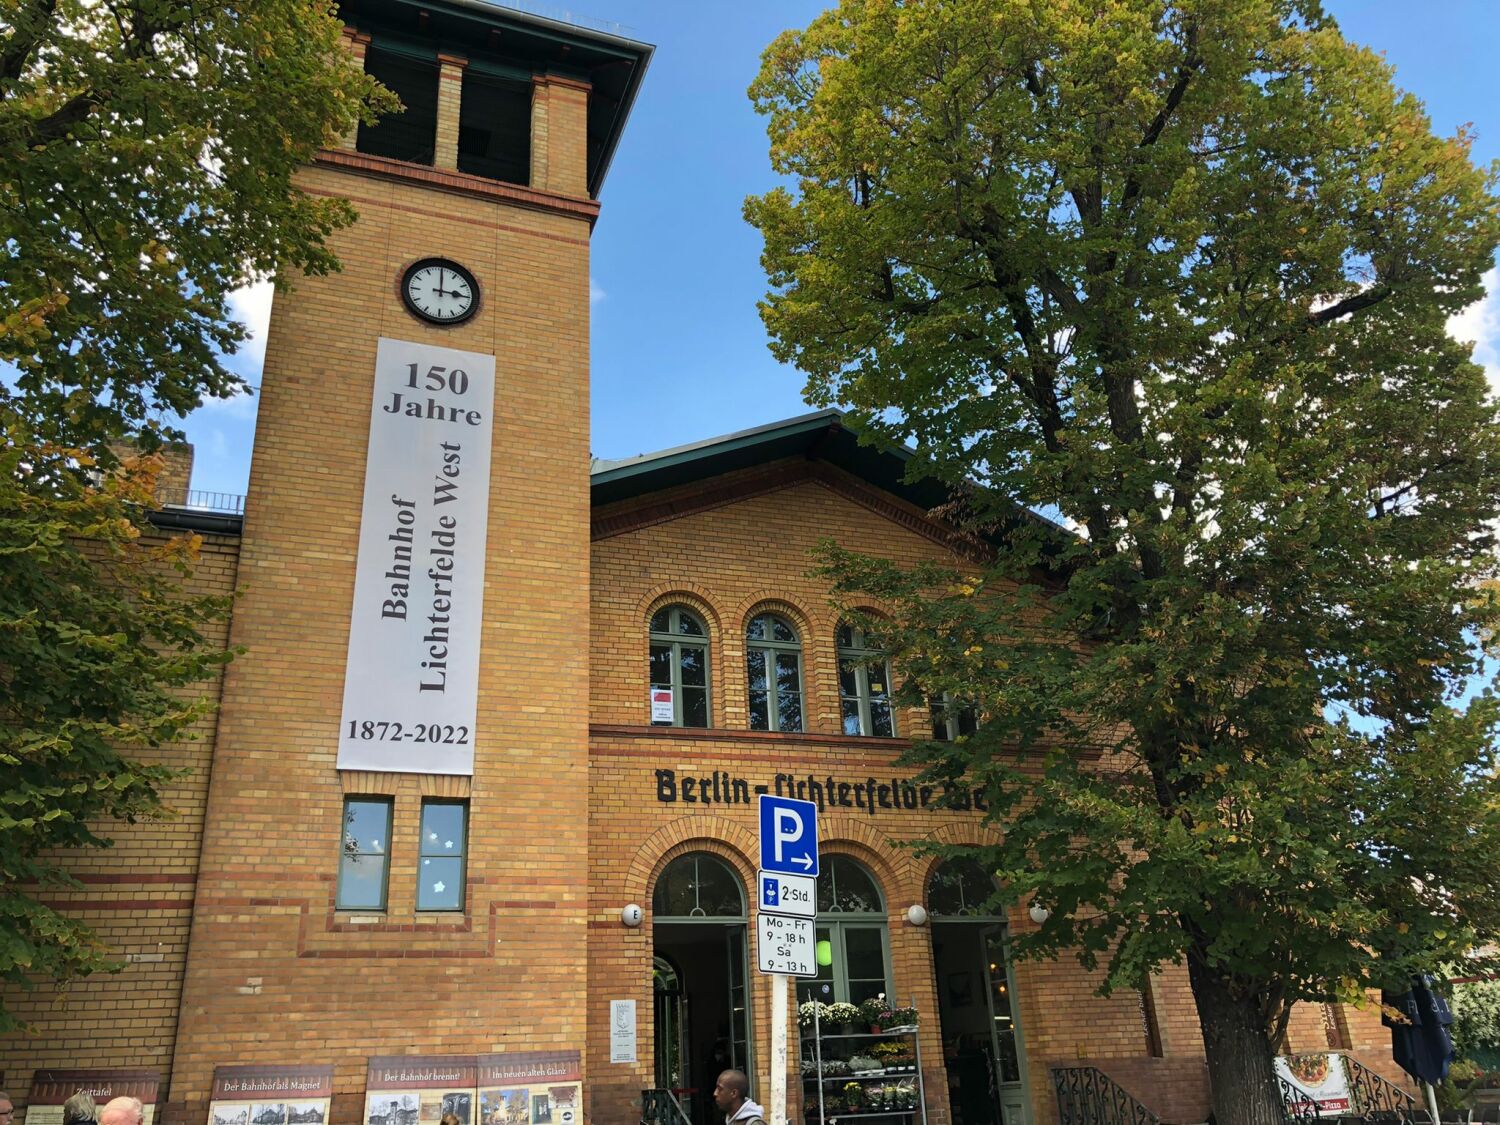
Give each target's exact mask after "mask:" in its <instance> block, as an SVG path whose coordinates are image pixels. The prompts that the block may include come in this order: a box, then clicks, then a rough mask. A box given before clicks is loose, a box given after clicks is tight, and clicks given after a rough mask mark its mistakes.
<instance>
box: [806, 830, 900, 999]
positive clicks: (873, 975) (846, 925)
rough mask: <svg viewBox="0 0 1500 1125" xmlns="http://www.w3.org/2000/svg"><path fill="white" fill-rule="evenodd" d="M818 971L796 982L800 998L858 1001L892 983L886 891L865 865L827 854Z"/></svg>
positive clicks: (821, 881) (820, 891)
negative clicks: (882, 890) (814, 974)
mask: <svg viewBox="0 0 1500 1125" xmlns="http://www.w3.org/2000/svg"><path fill="white" fill-rule="evenodd" d="M817 943H818V944H817V951H818V975H817V977H816V978H814V979H812V980H803V981H799V982H798V983H797V999H798V1001H799V1002H800V1001H803V1000H811V999H814V998H816V999H818V1000H821V1001H823V1002H824V1003H828V1002H830V1001H833V1000H847V1001H848V1002H849V1003H851V1004H858V1003H860V1002H861V1001H863V1000H868V999H869V998H870V997H872V996H879V995H880V994H881V993H885V994H886V995H893V993H892V991H891V988H890V961H891V959H890V949H889V945H890V942H889V940H888V939H887V935H886V918H885V896H884V895H882V894H881V893H880V885H879V884H878V883H876V882H875V877H874V876H873V875H871V874H870V872H869V871H868V870H866V868H865V867H864V865H863V864H861V863H859V862H858V861H857V860H853V859H850V858H849V857H848V856H844V855H834V856H824V857H823V871H822V874H821V875H819V877H818V919H817Z"/></svg>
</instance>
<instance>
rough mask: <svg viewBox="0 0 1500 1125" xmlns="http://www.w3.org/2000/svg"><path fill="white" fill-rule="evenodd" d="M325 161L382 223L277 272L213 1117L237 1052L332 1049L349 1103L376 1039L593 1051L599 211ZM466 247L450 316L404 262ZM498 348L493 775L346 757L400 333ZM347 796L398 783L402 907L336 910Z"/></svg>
mask: <svg viewBox="0 0 1500 1125" xmlns="http://www.w3.org/2000/svg"><path fill="white" fill-rule="evenodd" d="M430 175H431V174H429V178H427V179H417V178H415V177H414V178H413V179H412V180H407V179H401V178H394V177H392V176H390V175H379V174H376V175H369V176H366V175H361V174H358V173H355V172H351V171H349V170H346V168H345V167H344V166H339V167H330V166H327V165H320V166H318V167H314V168H312V169H309V170H307V171H306V172H305V173H304V174H303V175H302V177H301V183H302V185H303V186H304V187H305V188H306V189H307V190H308V191H310V192H313V193H317V194H326V195H342V196H345V197H347V198H349V199H351V200H352V201H353V202H354V205H355V207H356V208H357V209H358V210H359V213H360V219H359V221H358V223H357V224H356V225H355V226H354V227H352V228H351V229H349V230H347V231H344V232H342V233H340V234H339V235H338V236H337V237H336V239H335V248H336V250H337V251H338V253H339V255H340V257H341V258H342V260H343V261H344V263H345V268H344V272H343V273H341V274H338V275H335V276H333V277H329V278H313V279H302V280H299V281H298V282H297V283H296V286H295V288H294V289H293V290H292V291H291V292H283V293H281V294H279V295H278V297H277V299H276V302H275V307H274V310H273V313H272V321H271V330H270V334H269V345H268V350H267V356H266V367H265V378H264V386H263V390H262V394H261V399H260V415H259V423H258V428H257V436H256V447H255V456H254V462H253V465H252V469H251V477H250V493H251V496H252V497H253V500H252V503H251V505H250V509H249V513H248V515H247V517H246V521H245V530H244V543H243V548H242V558H241V581H242V582H243V584H244V585H245V587H246V594H245V597H244V599H243V601H242V602H241V604H240V606H239V609H238V612H237V613H236V616H235V622H234V639H235V640H236V641H237V642H239V643H241V644H244V645H245V646H246V647H247V648H248V650H249V651H248V652H247V654H246V655H245V656H244V657H243V658H242V659H241V660H240V661H239V662H237V663H236V664H235V665H234V666H233V667H232V668H231V669H230V671H229V673H228V676H227V680H226V684H225V693H224V705H223V710H222V715H221V720H220V722H221V736H220V743H219V749H218V754H217V756H216V760H215V772H214V781H213V787H212V790H211V793H210V797H209V800H210V808H211V815H210V818H209V829H208V832H207V833H206V836H205V839H204V843H203V871H202V875H201V878H200V883H199V895H198V901H197V905H196V911H195V913H194V916H193V943H192V948H191V953H190V957H189V964H188V971H187V982H186V986H185V989H184V996H183V1016H182V1030H181V1034H180V1036H179V1037H178V1041H177V1048H176V1053H175V1058H174V1063H173V1076H172V1085H171V1091H170V1109H171V1111H172V1112H173V1113H174V1116H176V1115H181V1116H180V1117H178V1119H180V1120H193V1121H196V1120H201V1118H202V1114H203V1112H204V1109H205V1105H206V1100H207V1094H208V1089H209V1082H210V1079H211V1076H212V1072H213V1068H214V1066H215V1065H218V1064H223V1063H256V1062H265V1063H284V1062H291V1061H303V1062H320V1061H326V1062H331V1063H333V1064H334V1065H335V1067H336V1077H335V1110H334V1113H335V1117H334V1119H335V1120H336V1121H351V1120H353V1118H354V1116H356V1115H357V1114H358V1111H359V1105H360V1099H361V1097H362V1093H363V1089H364V1079H365V1059H366V1057H367V1056H369V1055H376V1054H397V1053H403V1052H409V1051H417V1052H421V1053H435V1054H443V1053H467V1052H487V1051H506V1050H518V1049H566V1048H574V1049H581V1048H582V1046H583V1042H584V1035H585V1031H584V1024H583V1007H582V1004H581V1002H580V998H579V987H580V984H581V981H582V973H581V970H580V969H579V966H581V965H582V964H583V961H584V895H583V886H584V880H585V856H586V848H587V837H586V817H585V815H584V812H583V809H582V800H583V794H584V791H585V787H586V770H587V761H586V735H587V728H586V718H587V717H586V715H585V714H584V712H583V710H582V708H580V707H579V706H577V705H576V703H577V700H578V699H579V697H580V695H582V694H583V693H584V692H585V690H586V689H585V688H584V686H583V685H586V684H587V682H588V676H589V668H588V661H587V651H586V647H585V645H584V644H582V643H581V638H583V637H584V636H586V634H587V627H588V626H587V620H588V619H587V612H588V604H587V591H588V582H589V576H588V539H587V535H588V532H587V527H588V522H587V521H588V511H589V500H588V480H587V471H588V469H587V467H588V342H589V341H588V238H589V221H588V218H589V217H588V215H587V214H584V213H576V212H575V213H566V214H564V213H558V212H557V211H555V210H545V209H541V208H538V207H519V206H516V205H514V204H513V203H511V202H509V200H508V199H506V198H496V197H495V196H494V195H493V194H492V193H491V194H485V193H481V192H472V193H470V192H464V193H460V192H456V191H452V192H450V191H435V190H434V189H433V188H432V187H431V186H429V185H430V184H431V183H432V182H433V181H432V180H431V179H430ZM428 255H445V256H448V257H452V258H454V259H456V260H457V261H459V262H462V263H463V264H465V265H466V266H468V267H469V268H470V269H471V270H472V271H473V272H474V274H475V275H476V277H477V278H478V280H479V284H480V286H481V289H482V293H483V296H482V299H481V306H480V310H479V312H478V314H477V315H476V316H475V317H474V318H473V319H472V320H470V321H468V322H467V323H465V324H463V325H460V326H458V327H454V328H449V329H437V328H433V327H429V326H426V325H424V324H422V323H421V322H418V321H417V320H415V319H414V318H413V317H411V316H410V315H409V314H408V313H407V312H406V311H405V310H404V308H403V306H402V305H401V303H400V301H399V299H398V297H397V281H398V279H399V278H400V276H401V273H402V271H403V269H404V268H405V267H406V266H407V265H408V264H409V263H410V262H412V261H413V260H415V259H417V258H421V257H426V256H428ZM380 336H390V337H395V338H400V339H407V340H424V341H428V342H431V343H435V344H441V345H442V346H445V347H453V348H460V349H465V350H470V351H476V352H488V353H493V354H495V355H496V357H497V360H496V394H495V403H496V407H495V415H496V416H495V420H494V433H493V449H494V454H493V466H494V467H493V473H492V481H491V496H490V512H489V555H488V558H489V566H488V573H487V575H486V592H485V599H486V600H485V628H484V632H483V637H482V652H481V670H480V683H479V709H478V726H477V730H476V738H475V741H476V747H475V749H476V756H475V757H476V760H475V774H474V778H473V782H472V787H470V786H469V785H468V784H466V783H465V782H464V781H454V780H453V779H444V778H436V777H427V776H421V775H401V776H395V775H356V776H345V777H341V776H340V773H339V771H338V770H337V769H336V768H335V765H334V762H335V757H336V750H337V729H336V726H337V722H338V716H339V713H340V701H341V698H342V690H343V673H344V662H345V650H346V646H347V642H348V635H349V607H350V603H351V598H352V590H353V579H354V565H355V556H356V551H357V546H358V531H359V520H360V508H361V499H362V495H363V482H364V474H365V452H366V449H365V447H366V441H367V434H368V427H369V411H370V386H371V379H372V375H373V370H374V362H375V348H376V341H377V338H378V337H380ZM346 792H353V793H361V792H363V793H369V792H388V793H393V794H394V796H395V811H394V817H395V820H394V826H393V834H392V842H391V848H392V856H393V859H392V866H391V871H390V882H389V886H390V893H389V900H390V901H389V909H388V910H387V912H386V913H385V914H384V915H382V916H380V917H379V918H378V919H376V920H375V921H372V922H367V921H362V920H361V916H358V915H351V914H347V913H345V912H337V911H335V910H334V909H333V894H334V889H335V880H336V872H337V866H338V862H337V861H338V855H339V845H340V840H341V837H342V828H341V810H342V802H343V798H344V795H345V793H346ZM423 795H459V796H462V795H469V796H470V797H471V801H472V806H471V827H470V834H469V879H468V902H467V908H466V910H465V911H464V912H463V913H462V914H457V915H450V914H437V915H433V914H427V915H419V914H418V913H417V912H416V910H415V901H414V899H415V859H414V852H415V848H416V838H415V837H416V830H417V823H418V813H419V805H420V800H421V798H422V796H423Z"/></svg>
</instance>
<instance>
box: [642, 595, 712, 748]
mask: <svg viewBox="0 0 1500 1125" xmlns="http://www.w3.org/2000/svg"><path fill="white" fill-rule="evenodd" d="M668 712H670V714H671V718H667V714H668ZM651 725H652V726H672V727H706V726H708V630H707V629H705V628H704V627H703V622H702V620H700V619H699V617H698V616H697V615H696V614H695V613H693V611H692V610H690V609H688V608H686V607H685V606H680V605H669V606H663V607H662V608H661V609H659V610H657V611H656V613H654V614H653V615H652V617H651Z"/></svg>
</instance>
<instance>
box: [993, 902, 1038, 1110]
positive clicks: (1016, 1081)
mask: <svg viewBox="0 0 1500 1125" xmlns="http://www.w3.org/2000/svg"><path fill="white" fill-rule="evenodd" d="M984 975H985V995H986V997H987V1002H988V1004H989V1014H990V1041H991V1044H992V1051H993V1053H992V1055H991V1057H992V1058H993V1059H994V1060H995V1084H996V1088H997V1090H996V1092H997V1093H998V1095H999V1099H998V1100H999V1102H1000V1106H1001V1110H1002V1112H1003V1113H1004V1115H1005V1125H1024V1123H1025V1121H1026V1117H1027V1115H1026V1091H1025V1085H1024V1082H1023V1079H1022V1075H1021V1059H1022V1057H1023V1054H1022V1045H1021V1038H1020V1036H1021V1029H1020V1027H1019V1025H1018V1022H1017V1019H1016V1009H1015V1002H1014V1001H1015V990H1014V988H1013V986H1012V984H1011V979H1010V962H1009V960H1008V959H1007V957H1006V950H1005V927H1004V926H988V927H986V928H985V931H984Z"/></svg>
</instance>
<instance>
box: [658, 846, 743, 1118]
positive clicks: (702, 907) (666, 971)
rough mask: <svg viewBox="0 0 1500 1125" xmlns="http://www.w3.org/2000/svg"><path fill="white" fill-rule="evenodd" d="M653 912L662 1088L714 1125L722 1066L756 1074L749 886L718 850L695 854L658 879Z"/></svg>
mask: <svg viewBox="0 0 1500 1125" xmlns="http://www.w3.org/2000/svg"><path fill="white" fill-rule="evenodd" d="M651 915H652V939H653V944H654V950H653V952H654V955H655V956H654V959H653V963H652V978H653V980H652V984H653V998H654V1005H655V1006H654V1014H655V1021H656V1022H655V1039H656V1057H655V1062H656V1086H657V1088H658V1089H663V1090H673V1091H675V1092H676V1093H677V1097H678V1100H679V1101H680V1102H681V1103H682V1106H683V1108H684V1109H685V1110H686V1111H687V1112H688V1115H689V1116H690V1117H691V1118H692V1120H693V1121H694V1122H697V1123H699V1125H707V1123H708V1122H711V1121H712V1120H714V1118H713V1112H714V1110H713V1092H714V1083H715V1082H716V1081H717V1080H718V1077H719V1073H720V1071H723V1070H726V1069H728V1068H730V1067H734V1068H736V1069H739V1070H743V1071H744V1072H745V1073H746V1074H750V1075H754V1073H755V1071H754V1066H753V1063H752V1060H751V1058H750V1042H751V1039H750V998H749V990H748V988H747V987H746V983H747V982H746V972H745V962H746V953H745V942H746V930H747V923H748V921H749V919H748V916H747V914H746V909H745V888H744V885H743V883H741V881H740V877H739V875H738V874H737V873H736V872H735V871H734V869H733V868H732V867H730V866H729V864H727V863H725V862H724V861H723V860H722V859H720V858H719V857H718V856H715V855H711V854H710V853H708V852H689V853H687V854H686V855H681V856H678V857H677V858H676V859H674V860H672V862H671V863H669V864H667V866H666V868H665V869H664V870H663V871H662V873H661V875H660V877H658V878H657V880H656V887H655V888H654V889H653V891H652V895H651ZM752 1081H753V1079H752Z"/></svg>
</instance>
